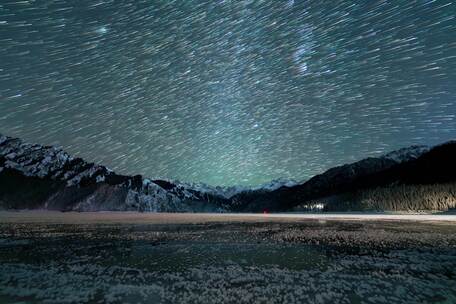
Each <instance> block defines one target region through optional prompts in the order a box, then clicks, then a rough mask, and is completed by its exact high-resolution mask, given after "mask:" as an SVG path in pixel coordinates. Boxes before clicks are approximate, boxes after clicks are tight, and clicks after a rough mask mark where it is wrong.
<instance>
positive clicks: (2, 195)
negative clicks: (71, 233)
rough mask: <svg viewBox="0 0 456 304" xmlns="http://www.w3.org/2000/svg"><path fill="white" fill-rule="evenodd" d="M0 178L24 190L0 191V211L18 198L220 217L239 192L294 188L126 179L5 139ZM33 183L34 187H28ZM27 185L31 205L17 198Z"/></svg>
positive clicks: (71, 206) (57, 151)
mask: <svg viewBox="0 0 456 304" xmlns="http://www.w3.org/2000/svg"><path fill="white" fill-rule="evenodd" d="M0 174H1V177H2V178H3V180H4V181H5V182H4V183H3V186H4V187H5V185H6V184H8V181H12V180H16V181H18V182H19V183H20V182H23V185H20V184H18V183H16V184H15V185H11V187H12V188H10V189H0V190H2V191H0V206H2V205H3V206H10V205H14V204H13V202H14V201H15V200H18V199H19V200H21V201H20V202H18V203H17V204H16V205H17V206H18V207H19V208H20V207H24V208H29V207H30V208H49V209H64V210H104V209H106V210H141V211H156V212H160V211H168V212H174V211H220V212H223V211H225V210H227V209H229V205H230V200H229V199H230V198H231V197H233V196H234V195H236V194H239V193H241V192H245V191H261V192H269V191H273V190H275V189H278V188H280V187H282V186H291V185H294V184H296V183H295V182H294V181H290V180H276V181H272V182H271V183H268V184H265V185H261V186H257V187H253V188H249V187H241V186H235V187H213V186H208V185H205V184H192V183H184V182H179V181H173V180H168V179H150V178H143V177H142V176H140V175H137V176H124V175H119V174H116V173H115V172H113V171H112V170H110V169H108V168H106V167H104V166H101V165H97V164H93V163H88V162H86V161H84V160H83V159H81V158H74V157H72V156H70V155H69V154H68V153H66V152H65V151H63V150H62V149H61V148H56V147H50V146H41V145H38V144H29V143H24V142H22V141H21V140H20V139H18V138H11V137H7V136H3V135H0ZM32 181H33V182H37V184H36V185H34V184H33V183H32V184H33V185H29V184H30V183H31V182H32ZM38 181H40V182H38ZM43 183H44V184H45V186H43ZM25 185H28V186H29V187H31V188H33V189H32V190H33V191H31V192H30V193H35V191H40V192H41V194H42V195H40V196H38V197H27V199H28V200H29V201H25V200H24V198H21V197H19V198H18V197H17V195H15V194H17V193H16V192H18V191H20V190H19V189H20V188H21V187H24V186H25ZM0 187H1V185H0ZM37 188H41V190H40V189H37ZM10 190H13V191H12V192H13V193H11V191H10ZM16 190H17V191H16ZM43 192H44V193H43ZM65 200H66V201H65ZM2 201H3V204H2V203H1V202H2Z"/></svg>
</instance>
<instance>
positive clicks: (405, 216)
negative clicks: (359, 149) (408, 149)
mask: <svg viewBox="0 0 456 304" xmlns="http://www.w3.org/2000/svg"><path fill="white" fill-rule="evenodd" d="M304 220H340V221H344V220H347V221H369V220H376V221H393V220H399V221H433V222H439V221H445V222H455V224H456V213H434V214H423V213H365V212H359V213H268V214H259V213H138V212H59V211H46V210H30V211H28V210H24V211H19V212H16V211H0V223H2V222H5V223H7V222H44V223H84V222H87V223H105V222H107V223H115V222H119V223H149V224H166V223H170V224H179V223H182V224H184V223H207V222H239V221H241V222H243V221H245V222H265V221H271V222H274V221H279V222H284V221H285V222H286V221H291V222H295V221H304Z"/></svg>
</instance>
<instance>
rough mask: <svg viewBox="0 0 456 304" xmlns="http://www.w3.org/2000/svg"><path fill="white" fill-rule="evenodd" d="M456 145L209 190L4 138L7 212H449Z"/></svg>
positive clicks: (0, 139)
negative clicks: (297, 179)
mask: <svg viewBox="0 0 456 304" xmlns="http://www.w3.org/2000/svg"><path fill="white" fill-rule="evenodd" d="M455 155H456V142H454V141H453V142H448V143H445V144H442V145H439V146H436V147H433V148H432V149H429V148H427V147H425V146H412V147H409V148H404V149H400V150H397V151H393V152H391V153H389V154H386V155H384V156H380V157H370V158H366V159H363V160H360V161H358V162H355V163H352V164H346V165H343V166H339V167H335V168H331V169H329V170H328V171H326V172H324V173H323V174H319V175H316V176H314V177H313V178H311V179H309V180H308V181H306V182H304V183H301V184H297V183H294V182H287V181H275V182H272V183H270V184H268V185H265V186H262V187H256V188H252V189H246V188H245V187H231V188H223V187H209V186H206V185H201V184H199V185H197V184H188V183H180V182H178V181H171V180H163V179H147V178H143V177H142V176H140V175H136V176H126V175H119V174H116V173H114V172H113V171H111V170H109V169H108V168H106V167H104V166H101V165H96V164H93V163H88V162H86V161H84V160H83V159H81V158H73V157H71V156H70V155H68V154H67V153H66V152H64V151H63V150H62V149H59V148H55V147H49V146H41V145H36V144H28V143H23V142H22V141H21V140H20V139H17V138H11V137H6V136H1V135H0V207H1V208H4V209H37V208H38V209H53V210H63V211H66V210H77V211H97V210H137V211H151V212H196V211H208V212H246V211H249V212H262V211H264V210H268V211H292V210H314V209H315V207H318V208H319V209H322V210H327V211H336V210H337V211H344V210H372V209H375V210H418V209H433V210H434V209H435V210H446V209H448V208H452V207H454V205H455V202H456V191H455V189H456V188H455V182H456V160H455Z"/></svg>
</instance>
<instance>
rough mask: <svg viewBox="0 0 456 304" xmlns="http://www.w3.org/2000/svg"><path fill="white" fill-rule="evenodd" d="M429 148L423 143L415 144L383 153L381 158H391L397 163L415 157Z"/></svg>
mask: <svg viewBox="0 0 456 304" xmlns="http://www.w3.org/2000/svg"><path fill="white" fill-rule="evenodd" d="M430 149H431V148H430V147H428V146H423V145H415V146H410V147H407V148H402V149H399V150H396V151H393V152H390V153H387V154H385V155H383V158H385V159H390V160H393V161H395V162H397V163H402V162H407V161H411V160H414V159H417V158H418V157H420V156H421V155H423V154H424V153H426V152H428V151H429V150H430Z"/></svg>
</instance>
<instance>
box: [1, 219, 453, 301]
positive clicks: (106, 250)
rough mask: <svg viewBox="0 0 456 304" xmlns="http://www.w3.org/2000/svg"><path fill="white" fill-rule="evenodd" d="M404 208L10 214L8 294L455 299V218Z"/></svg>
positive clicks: (4, 297)
mask: <svg viewBox="0 0 456 304" xmlns="http://www.w3.org/2000/svg"><path fill="white" fill-rule="evenodd" d="M391 216H393V217H391ZM397 216H398V215H387V214H383V215H379V214H371V215H367V214H351V215H347V214H345V215H342V214H327V215H324V216H322V215H315V214H312V215H310V214H309V215H298V214H293V215H287V214H273V215H252V214H236V215H232V214H231V215H214V214H139V213H114V212H109V213H52V212H35V211H34V212H16V213H14V212H3V213H1V214H0V303H113V304H115V303H157V304H160V303H164V304H165V303H195V304H196V303H203V304H204V303H245V304H248V303H264V304H269V303H271V304H273V303H341V304H349V303H372V304H374V303H376V304H380V303H388V304H389V303H455V302H456V225H453V223H452V222H450V221H448V218H449V217H448V216H444V217H443V218H444V219H445V220H444V221H440V222H434V219H436V218H437V219H438V218H441V217H440V216H438V215H435V216H434V215H433V216H427V215H402V216H400V218H408V219H412V220H404V221H398V220H389V219H396V218H397ZM350 217H351V218H350ZM347 218H348V219H352V218H355V219H358V220H356V221H351V220H347V221H345V220H339V219H347ZM366 218H367V219H369V220H364V219H366ZM417 218H420V219H421V218H424V219H425V220H424V221H415V219H417ZM121 219H122V220H123V221H121ZM307 219H319V220H307ZM327 219H329V220H327ZM359 219H362V220H359ZM428 219H431V221H428ZM100 222H101V223H104V225H99V224H98V223H100ZM166 223H168V224H169V225H165V224H166ZM192 223H195V224H196V225H189V224H192Z"/></svg>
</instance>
